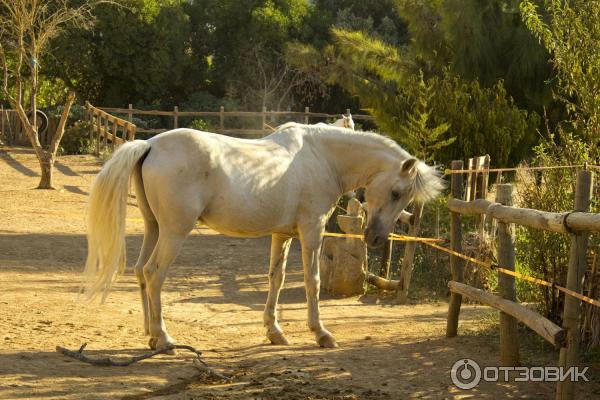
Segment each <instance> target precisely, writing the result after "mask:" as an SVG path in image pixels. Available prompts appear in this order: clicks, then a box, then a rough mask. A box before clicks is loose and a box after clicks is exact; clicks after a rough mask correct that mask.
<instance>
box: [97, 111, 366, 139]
mask: <svg viewBox="0 0 600 400" xmlns="http://www.w3.org/2000/svg"><path fill="white" fill-rule="evenodd" d="M101 109H102V110H104V111H106V112H109V113H116V114H123V115H127V120H128V121H129V122H132V121H133V116H134V115H150V116H162V117H170V118H172V125H171V127H170V128H168V129H176V128H179V118H184V117H212V118H215V119H216V118H218V120H219V125H218V128H216V129H214V130H215V132H216V133H221V134H224V135H234V136H264V135H265V134H268V133H270V132H272V131H273V127H271V126H270V125H269V124H268V123H267V120H271V119H276V118H277V119H279V118H287V119H290V120H296V121H298V122H302V123H305V124H308V123H310V122H311V119H313V120H314V119H315V118H319V119H321V120H322V119H327V118H335V119H337V118H340V117H341V115H339V114H327V113H317V112H310V108H309V107H304V112H302V111H267V109H266V108H263V110H262V111H258V112H255V111H225V107H223V106H221V108H220V110H219V111H179V107H177V106H175V107H173V111H162V110H138V109H135V108H133V106H132V105H131V104H129V107H128V108H111V107H101ZM349 113H350V110H349V109H346V114H349ZM233 117H237V118H254V119H260V121H261V124H260V128H257V129H234V128H227V127H226V124H225V121H226V119H227V118H233ZM352 119H353V120H355V121H372V120H373V117H372V116H371V115H364V114H355V115H352ZM166 130H167V128H165V129H143V128H141V127H138V128H137V132H140V133H160V132H164V131H166Z"/></svg>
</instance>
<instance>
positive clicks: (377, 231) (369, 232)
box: [365, 218, 388, 247]
mask: <svg viewBox="0 0 600 400" xmlns="http://www.w3.org/2000/svg"><path fill="white" fill-rule="evenodd" d="M387 237H388V235H387V233H386V232H384V230H383V224H382V223H381V221H380V220H379V218H375V219H373V221H372V222H371V223H370V224H369V226H367V229H365V242H366V243H367V246H369V247H381V246H383V245H384V243H385V242H386V240H387Z"/></svg>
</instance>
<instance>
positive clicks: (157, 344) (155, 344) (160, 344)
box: [148, 337, 177, 355]
mask: <svg viewBox="0 0 600 400" xmlns="http://www.w3.org/2000/svg"><path fill="white" fill-rule="evenodd" d="M171 344H175V342H174V341H173V339H171V338H168V339H167V338H156V337H153V338H150V340H149V341H148V346H150V348H151V349H152V350H159V349H162V348H165V347H167V346H169V345H171ZM165 354H169V355H175V354H177V351H176V350H175V349H170V350H167V351H165Z"/></svg>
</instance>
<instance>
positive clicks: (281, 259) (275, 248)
mask: <svg viewBox="0 0 600 400" xmlns="http://www.w3.org/2000/svg"><path fill="white" fill-rule="evenodd" d="M291 243H292V239H291V238H288V237H285V236H280V235H276V234H274V235H272V237H271V262H270V265H269V295H268V297H267V303H266V304H265V313H264V321H265V326H266V328H267V338H268V339H269V340H270V341H271V343H273V344H288V341H287V339H286V338H285V336H284V335H283V331H282V330H281V327H280V326H279V323H277V300H278V299H279V292H280V291H281V287H282V286H283V281H284V279H285V265H286V262H287V257H288V253H289V251H290V244H291Z"/></svg>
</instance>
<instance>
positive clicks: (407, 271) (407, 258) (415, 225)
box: [397, 203, 423, 304]
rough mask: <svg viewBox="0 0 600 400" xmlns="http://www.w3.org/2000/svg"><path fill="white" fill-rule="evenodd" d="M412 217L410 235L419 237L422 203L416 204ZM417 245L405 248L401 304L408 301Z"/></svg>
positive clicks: (400, 291)
mask: <svg viewBox="0 0 600 400" xmlns="http://www.w3.org/2000/svg"><path fill="white" fill-rule="evenodd" d="M412 215H413V217H412V221H411V223H410V228H408V235H409V236H419V230H420V227H421V216H422V215H423V204H422V203H415V205H414V207H413V213H412ZM417 244H418V243H417V242H406V246H404V257H403V258H402V266H401V267H400V279H399V280H400V286H398V297H397V302H398V303H400V304H404V303H406V301H407V300H408V289H409V287H410V280H411V278H412V270H413V262H414V260H415V251H416V250H417Z"/></svg>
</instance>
